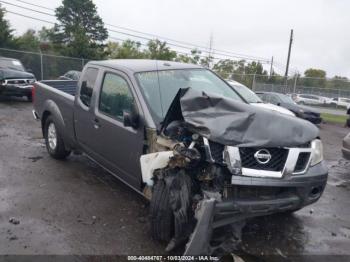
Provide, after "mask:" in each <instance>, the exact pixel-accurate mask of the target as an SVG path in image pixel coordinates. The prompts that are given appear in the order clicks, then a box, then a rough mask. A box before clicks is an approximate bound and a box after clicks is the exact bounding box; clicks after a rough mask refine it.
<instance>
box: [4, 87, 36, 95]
mask: <svg viewBox="0 0 350 262" xmlns="http://www.w3.org/2000/svg"><path fill="white" fill-rule="evenodd" d="M32 89H33V86H32V85H2V86H0V94H1V95H7V96H30V95H31V94H32Z"/></svg>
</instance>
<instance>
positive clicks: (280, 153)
mask: <svg viewBox="0 0 350 262" xmlns="http://www.w3.org/2000/svg"><path fill="white" fill-rule="evenodd" d="M260 149H262V148H255V147H243V148H239V153H240V156H241V161H242V167H244V168H251V169H259V170H267V171H282V170H283V168H284V165H285V163H286V160H287V157H288V149H284V148H266V149H267V150H268V151H269V153H270V154H271V159H270V161H269V162H268V163H266V164H261V163H259V162H258V161H257V160H256V159H255V157H254V154H255V153H256V152H257V151H259V150H260Z"/></svg>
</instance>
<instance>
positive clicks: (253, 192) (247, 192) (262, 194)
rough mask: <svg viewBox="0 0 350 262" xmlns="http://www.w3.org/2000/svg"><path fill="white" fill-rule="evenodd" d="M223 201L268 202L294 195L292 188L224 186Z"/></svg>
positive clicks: (294, 191)
mask: <svg viewBox="0 0 350 262" xmlns="http://www.w3.org/2000/svg"><path fill="white" fill-rule="evenodd" d="M224 192H225V194H224V197H225V199H235V200H269V199H276V198H283V197H287V196H291V195H295V194H296V189H295V188H294V187H267V186H266V187H265V186H236V185H226V186H225V190H224Z"/></svg>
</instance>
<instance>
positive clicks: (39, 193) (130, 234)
mask: <svg viewBox="0 0 350 262" xmlns="http://www.w3.org/2000/svg"><path fill="white" fill-rule="evenodd" d="M31 109H32V106H31V104H30V103H27V102H24V101H20V100H16V101H14V100H8V99H2V100H1V101H0V145H1V147H0V156H1V157H0V254H76V255H80V254H94V255H97V254H132V255H135V254H161V253H163V252H164V251H163V250H164V246H162V245H159V244H158V243H156V242H154V241H152V240H151V238H150V233H149V226H148V223H147V214H148V208H147V202H146V201H144V200H143V199H142V198H141V197H140V196H138V195H137V194H136V193H134V192H133V191H132V190H131V189H129V188H128V187H126V186H124V185H123V184H122V183H121V182H119V181H118V180H117V179H115V178H114V177H112V176H111V175H109V174H107V173H106V172H105V171H103V170H102V169H101V168H100V167H98V166H96V165H95V164H93V163H92V162H91V161H89V160H88V159H86V158H85V157H84V156H71V157H70V158H69V159H68V160H66V161H57V160H53V159H51V158H50V157H49V156H48V155H47V153H46V149H45V147H44V143H43V139H42V135H41V129H40V125H39V123H38V122H35V121H34V120H33V118H32V115H31ZM348 131H349V130H347V129H345V128H342V127H340V126H330V125H323V126H321V136H322V139H323V142H324V147H325V158H326V159H327V162H328V166H329V175H330V177H329V181H328V185H327V188H326V191H325V193H324V195H323V197H322V198H321V200H320V201H319V202H318V203H316V204H314V205H312V206H310V207H307V208H305V209H303V210H301V211H299V212H297V213H296V214H295V215H290V216H282V215H278V216H277V215H276V216H270V217H266V218H258V219H255V220H252V221H250V222H249V223H248V225H247V226H246V227H245V228H244V231H243V250H244V251H245V252H246V253H247V254H251V255H252V256H253V257H254V256H257V255H266V254H276V255H277V256H281V257H284V256H287V255H300V254H303V255H308V254H328V255H331V254H337V255H342V254H344V255H350V249H349V247H350V208H349V198H350V182H349V181H350V162H348V161H345V160H343V159H342V158H341V153H340V148H341V140H342V138H343V137H344V136H345V134H346V133H347V132H348ZM10 218H15V219H17V220H18V222H19V224H17V225H15V223H10V222H9V220H10ZM13 222H16V221H13Z"/></svg>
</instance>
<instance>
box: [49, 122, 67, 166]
mask: <svg viewBox="0 0 350 262" xmlns="http://www.w3.org/2000/svg"><path fill="white" fill-rule="evenodd" d="M44 137H45V144H46V149H47V152H48V153H49V155H50V156H51V157H53V158H55V159H64V158H66V157H67V156H68V155H69V154H70V151H69V150H66V148H65V146H64V142H63V139H62V136H61V135H60V133H59V131H58V130H57V127H56V124H55V121H54V120H53V118H52V117H51V116H49V117H48V118H47V119H46V122H45V127H44Z"/></svg>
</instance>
